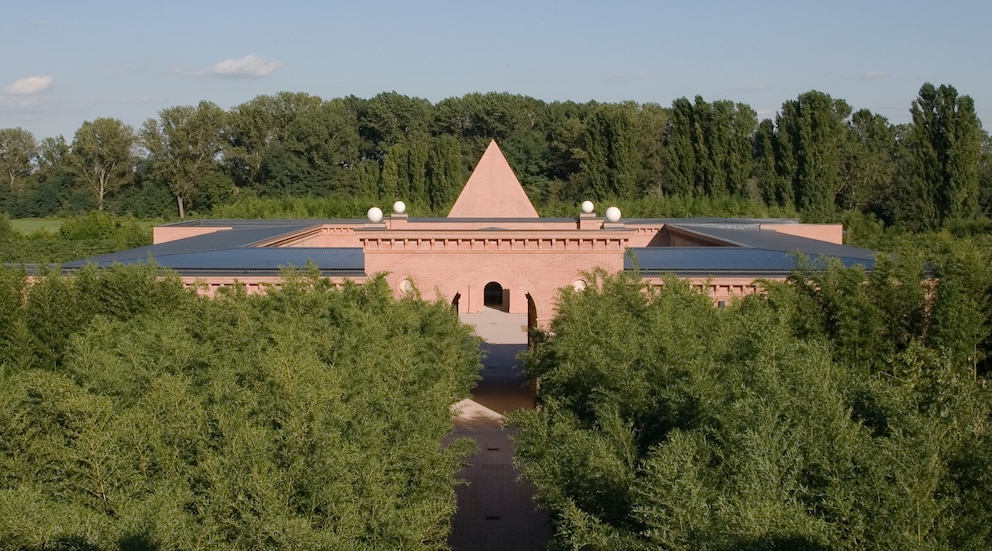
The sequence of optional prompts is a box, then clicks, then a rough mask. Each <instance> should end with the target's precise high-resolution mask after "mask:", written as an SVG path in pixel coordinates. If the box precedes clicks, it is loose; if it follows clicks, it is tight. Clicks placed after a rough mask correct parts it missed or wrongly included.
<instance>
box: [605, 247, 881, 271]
mask: <svg viewBox="0 0 992 551" xmlns="http://www.w3.org/2000/svg"><path fill="white" fill-rule="evenodd" d="M630 251H631V253H632V255H633V257H632V258H631V257H630V256H628V257H627V258H626V259H625V260H624V269H625V270H633V269H635V268H636V269H638V270H640V271H642V272H648V273H673V274H676V275H694V276H707V275H713V276H716V275H730V274H741V275H782V274H788V273H790V272H792V271H793V270H794V269H795V267H796V261H797V257H796V256H795V254H793V253H789V252H785V251H776V250H768V249H751V248H740V247H644V248H633V249H630ZM837 258H839V259H840V261H841V263H842V264H844V265H845V266H848V267H850V266H855V265H861V266H864V267H865V268H868V269H871V267H872V266H873V264H874V262H873V261H872V260H870V259H863V258H852V257H837ZM811 260H812V261H813V262H814V265H822V262H821V260H820V258H818V257H815V256H814V257H812V258H811Z"/></svg>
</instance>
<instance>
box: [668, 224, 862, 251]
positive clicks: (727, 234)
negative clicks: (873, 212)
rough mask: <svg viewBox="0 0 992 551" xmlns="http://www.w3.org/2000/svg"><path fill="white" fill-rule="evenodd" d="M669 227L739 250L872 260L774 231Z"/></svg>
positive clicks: (842, 248) (846, 248)
mask: <svg viewBox="0 0 992 551" xmlns="http://www.w3.org/2000/svg"><path fill="white" fill-rule="evenodd" d="M671 226H672V227H674V228H677V229H681V230H685V231H690V232H693V233H698V234H701V235H705V236H708V237H714V238H717V239H719V240H721V241H724V242H726V243H727V244H728V245H737V246H739V247H748V248H754V249H769V250H773V251H783V252H795V251H801V252H803V253H805V254H807V255H809V256H821V255H822V256H836V257H851V258H860V259H864V260H871V259H873V258H874V257H875V253H874V252H873V251H869V250H866V249H859V248H856V247H849V246H847V245H837V244H835V243H828V242H826V241H818V240H816V239H808V238H805V237H798V236H795V235H788V234H785V233H780V232H777V231H774V230H760V229H758V228H757V227H753V228H752V227H747V226H740V225H739V226H735V225H729V224H699V223H694V222H690V223H684V222H683V223H680V224H671Z"/></svg>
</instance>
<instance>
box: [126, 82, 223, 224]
mask: <svg viewBox="0 0 992 551" xmlns="http://www.w3.org/2000/svg"><path fill="white" fill-rule="evenodd" d="M226 124H227V113H226V112H225V111H224V110H223V109H221V108H220V107H218V106H217V105H216V104H214V103H211V102H208V101H202V102H200V103H199V104H198V105H196V106H181V107H169V108H166V109H163V110H162V111H161V112H160V113H159V119H158V120H156V119H149V120H148V121H146V122H145V124H144V125H143V126H142V129H141V141H142V145H144V146H145V148H146V149H148V152H149V153H150V155H151V159H152V162H153V163H154V170H155V172H156V174H158V176H159V177H161V178H162V179H164V180H165V181H166V182H168V184H169V189H170V190H171V191H172V194H173V196H174V197H175V199H176V206H177V208H178V212H179V217H180V218H185V216H186V209H187V208H188V207H190V206H191V205H192V204H193V201H194V200H195V199H196V195H197V191H198V188H199V186H200V183H201V182H202V181H203V179H204V178H206V177H207V176H209V175H210V174H212V173H215V172H217V171H218V170H219V169H220V165H219V163H218V160H219V159H218V157H219V155H220V154H221V151H222V150H223V142H222V134H223V132H224V129H225V128H226Z"/></svg>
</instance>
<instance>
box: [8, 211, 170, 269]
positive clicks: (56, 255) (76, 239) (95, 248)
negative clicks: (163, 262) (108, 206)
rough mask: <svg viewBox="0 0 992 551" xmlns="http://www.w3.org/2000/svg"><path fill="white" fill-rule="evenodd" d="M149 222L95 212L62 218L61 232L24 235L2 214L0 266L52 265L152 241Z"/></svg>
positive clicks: (43, 231) (59, 230) (40, 232)
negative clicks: (143, 222) (142, 222)
mask: <svg viewBox="0 0 992 551" xmlns="http://www.w3.org/2000/svg"><path fill="white" fill-rule="evenodd" d="M151 234H152V232H151V229H150V228H149V227H147V225H144V224H140V223H138V222H137V221H136V220H134V219H133V218H131V217H121V216H113V215H111V214H108V213H105V212H98V211H94V212H91V213H89V214H87V215H81V216H75V217H71V218H68V219H66V220H63V221H62V223H61V226H60V227H59V229H58V231H55V232H51V231H46V230H38V231H34V232H30V233H28V234H26V235H25V234H23V233H21V232H19V231H17V230H15V229H14V228H13V227H11V223H10V220H8V219H7V217H6V216H3V215H0V265H3V264H42V265H45V264H50V263H55V262H68V261H70V260H78V259H80V258H88V257H92V256H97V255H100V254H105V253H110V252H114V251H122V250H126V249H133V248H135V247H141V246H144V245H150V244H151V242H152V235H151Z"/></svg>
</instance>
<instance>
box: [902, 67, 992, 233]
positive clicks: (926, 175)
mask: <svg viewBox="0 0 992 551" xmlns="http://www.w3.org/2000/svg"><path fill="white" fill-rule="evenodd" d="M910 113H911V115H912V122H911V123H910V125H909V128H908V133H907V135H906V143H905V160H904V162H903V164H902V165H901V167H900V169H901V171H900V177H899V182H898V185H899V188H900V189H899V190H898V191H899V193H898V194H897V196H896V197H895V200H896V201H902V200H907V201H912V202H911V203H910V206H909V207H908V208H907V207H906V206H902V205H897V206H896V210H897V212H898V213H900V214H899V219H900V220H899V221H900V222H903V223H904V224H907V225H910V226H918V227H920V228H924V229H932V228H936V227H939V226H940V225H941V224H943V223H944V222H945V221H947V220H953V219H970V218H974V217H975V216H976V215H977V214H978V212H979V194H980V189H979V176H978V167H979V162H980V154H981V142H982V129H981V122H980V121H979V120H978V117H977V115H976V113H975V103H974V101H973V100H972V99H971V98H970V97H969V96H959V95H958V92H957V90H955V89H954V87H953V86H948V85H944V84H942V85H940V86H939V87H937V86H934V85H933V84H930V83H929V82H928V83H926V84H924V85H923V86H922V87H921V88H920V92H919V95H918V97H917V98H916V99H915V100H914V101H913V106H912V108H911V109H910ZM914 197H918V198H919V199H915V200H914V199H913V198H914ZM916 203H920V205H919V206H918V207H917V208H912V205H913V204H916Z"/></svg>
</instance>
